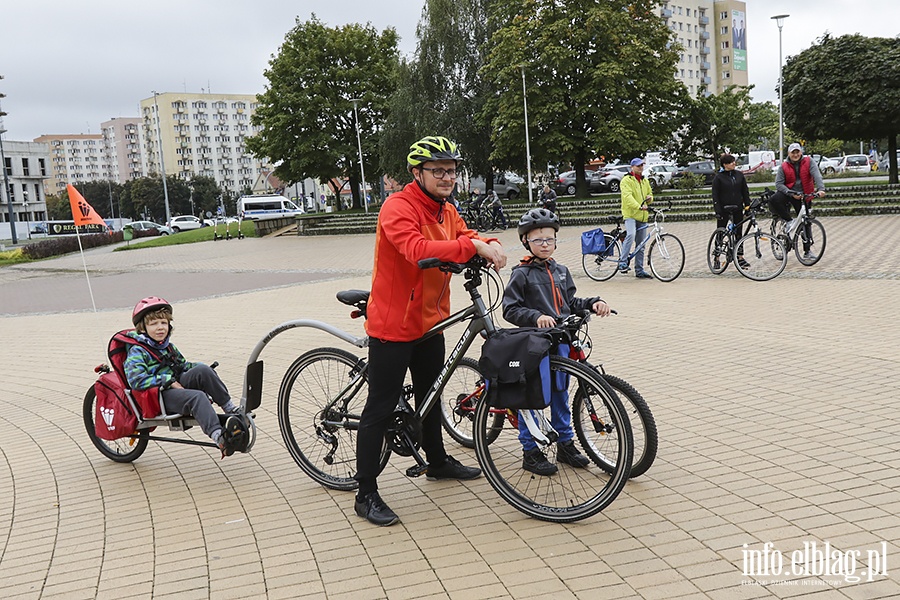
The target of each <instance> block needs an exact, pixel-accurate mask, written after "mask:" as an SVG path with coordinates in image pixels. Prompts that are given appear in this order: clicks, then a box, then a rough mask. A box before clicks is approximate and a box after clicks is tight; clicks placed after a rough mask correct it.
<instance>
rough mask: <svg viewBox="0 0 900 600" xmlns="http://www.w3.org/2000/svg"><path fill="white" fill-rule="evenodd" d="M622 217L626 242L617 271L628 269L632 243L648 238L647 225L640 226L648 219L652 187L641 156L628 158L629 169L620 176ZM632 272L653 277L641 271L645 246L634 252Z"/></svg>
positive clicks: (626, 270) (641, 276) (643, 276)
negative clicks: (629, 161) (645, 175)
mask: <svg viewBox="0 0 900 600" xmlns="http://www.w3.org/2000/svg"><path fill="white" fill-rule="evenodd" d="M620 189H621V191H622V218H623V219H625V241H624V242H622V255H621V256H620V257H619V273H627V272H628V255H629V253H630V252H631V245H632V244H635V245H637V246H640V245H641V242H643V241H644V238H646V237H647V227H646V226H643V227H641V226H639V224H640V223H646V222H647V220H648V212H647V204H650V203H651V202H653V189H652V188H651V187H650V180H649V179H647V178H646V177H644V159H643V158H633V159H631V171H630V172H629V173H628V174H627V175H625V177H623V178H622V183H621V184H620ZM634 275H635V277H637V278H638V279H652V278H653V276H652V275H650V273H647V272H646V271H644V249H643V247H642V248H641V249H640V250H638V251H637V252H636V253H635V255H634Z"/></svg>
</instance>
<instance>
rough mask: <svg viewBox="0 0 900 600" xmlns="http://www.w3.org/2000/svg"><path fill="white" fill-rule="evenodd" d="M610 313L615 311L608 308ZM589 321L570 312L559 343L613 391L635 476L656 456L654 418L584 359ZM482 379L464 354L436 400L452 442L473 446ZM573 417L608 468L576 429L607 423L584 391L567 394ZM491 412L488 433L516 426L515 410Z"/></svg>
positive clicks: (637, 398)
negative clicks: (624, 417)
mask: <svg viewBox="0 0 900 600" xmlns="http://www.w3.org/2000/svg"><path fill="white" fill-rule="evenodd" d="M613 312H614V313H615V311H613ZM589 319H590V311H582V312H580V313H579V314H577V315H569V316H568V317H566V318H565V319H564V320H562V321H561V322H560V323H559V325H557V327H558V328H559V329H560V330H561V331H562V332H564V334H565V337H564V343H567V344H569V347H570V351H569V358H572V359H573V360H577V361H578V362H580V363H582V364H585V365H587V366H588V367H590V368H592V369H593V370H595V371H596V372H597V374H598V375H599V376H600V377H602V378H603V380H604V381H606V383H608V384H609V386H610V387H611V388H612V389H613V390H614V391H615V392H616V393H617V394H618V397H619V400H620V401H621V402H622V405H623V406H624V407H625V410H626V412H628V419H629V421H630V423H631V431H632V435H633V438H634V457H633V460H632V463H631V474H630V475H629V477H638V476H640V475H643V474H644V473H646V472H647V470H648V469H649V468H650V466H651V465H652V464H653V461H654V460H655V459H656V452H657V448H658V445H659V438H658V435H657V429H656V421H655V420H654V418H653V413H652V412H651V411H650V407H649V406H648V405H647V402H646V401H645V400H644V398H643V396H641V394H640V393H639V392H638V391H637V390H636V389H634V387H632V386H631V385H630V384H629V383H628V382H626V381H625V380H624V379H621V378H619V377H616V376H614V375H610V374H608V373H607V372H606V371H605V370H604V368H603V364H602V363H601V364H600V365H598V366H594V365H592V364H591V363H589V362H588V361H587V358H588V357H589V356H590V354H591V348H592V344H591V338H590V336H588V333H587V322H588V320H589ZM485 390H486V388H485V379H484V376H483V375H482V374H481V372H480V370H479V367H478V362H477V361H475V360H472V359H471V358H463V359H462V361H461V362H460V364H459V366H458V367H457V370H456V378H455V380H454V381H453V382H451V384H449V385H448V386H447V388H445V389H444V394H443V400H442V401H441V421H442V423H443V425H444V429H445V430H446V431H447V433H448V434H450V437H452V438H453V439H454V440H456V441H457V442H459V443H460V444H461V445H463V446H465V447H466V448H474V447H475V439H474V436H473V435H472V431H473V426H474V422H475V409H476V407H477V406H478V403H479V402H480V401H481V399H482V397H483V396H484V394H485ZM571 403H572V417H573V419H574V420H575V422H577V423H578V424H579V425H578V426H576V428H575V431H576V435H578V436H579V441H580V442H581V444H582V446H583V447H584V448H585V451H586V452H588V453H589V454H590V455H591V459H592V460H593V461H594V462H595V463H596V464H598V465H600V467H601V468H602V469H604V470H607V471H610V472H611V471H612V470H614V469H615V464H613V463H612V462H610V461H609V458H608V457H607V456H605V455H604V454H603V453H602V452H594V450H593V448H592V447H591V444H590V442H589V441H588V440H586V439H581V437H580V436H581V433H582V432H584V431H588V430H590V429H591V428H593V429H595V430H597V431H600V430H601V428H603V427H606V425H607V424H606V423H605V422H604V420H603V416H602V415H601V414H598V413H597V411H596V409H595V408H594V406H593V404H592V403H591V402H590V400H589V399H586V398H585V396H584V395H583V394H580V393H578V394H576V395H575V396H574V397H572V398H571ZM490 413H491V414H492V415H493V417H492V421H491V428H490V429H491V431H492V432H494V431H499V429H500V428H501V427H502V426H503V424H504V421H506V422H508V423H509V424H510V426H511V427H512V428H514V429H515V428H518V426H519V425H518V423H519V422H518V414H517V412H516V411H512V410H507V409H502V408H491V409H490Z"/></svg>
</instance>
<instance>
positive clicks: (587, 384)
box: [474, 355, 633, 523]
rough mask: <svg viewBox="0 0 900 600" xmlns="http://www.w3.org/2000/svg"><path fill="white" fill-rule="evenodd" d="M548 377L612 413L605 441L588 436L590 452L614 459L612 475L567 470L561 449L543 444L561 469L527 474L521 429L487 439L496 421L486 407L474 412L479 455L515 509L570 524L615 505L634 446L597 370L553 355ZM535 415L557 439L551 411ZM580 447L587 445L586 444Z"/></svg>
mask: <svg viewBox="0 0 900 600" xmlns="http://www.w3.org/2000/svg"><path fill="white" fill-rule="evenodd" d="M550 374H551V377H553V378H554V380H555V379H556V377H557V376H559V377H561V379H563V380H564V381H566V382H567V388H566V393H568V395H569V398H574V397H575V396H576V395H577V394H583V395H585V396H586V397H588V398H590V399H591V401H592V402H594V403H595V404H596V405H598V406H604V407H606V409H607V410H608V418H609V427H608V428H606V429H604V434H603V435H600V434H594V433H593V432H591V433H588V432H584V433H585V436H587V438H588V439H587V441H588V446H590V445H591V444H593V446H594V447H602V448H603V452H604V453H605V454H606V455H607V456H609V457H610V458H609V460H610V463H611V464H613V465H614V468H613V471H612V473H608V472H606V471H605V470H603V469H600V468H597V467H596V466H592V465H588V466H587V467H585V468H577V467H573V466H570V465H568V464H564V463H563V462H562V461H561V460H558V454H557V444H554V443H549V444H540V443H539V445H538V447H539V448H541V449H542V450H543V451H544V453H545V454H546V456H547V459H548V460H549V461H550V462H556V463H557V466H558V471H557V472H556V473H554V474H553V475H537V474H534V473H532V472H529V471H526V470H525V469H524V465H523V446H522V442H520V441H519V435H520V434H519V430H518V429H517V428H513V427H504V428H503V429H502V430H501V431H500V434H499V436H497V438H496V439H494V440H493V441H489V440H488V439H487V436H486V432H487V431H488V428H487V424H488V422H489V419H492V418H493V415H492V413H491V407H490V406H488V403H487V402H481V403H479V405H478V408H477V409H476V410H475V429H474V434H475V453H476V456H477V458H478V464H479V465H480V466H481V468H482V470H483V471H484V474H485V477H486V478H487V480H488V482H489V483H490V484H491V486H492V487H493V488H494V489H495V490H496V491H497V493H498V494H500V497H502V498H503V499H504V500H506V501H507V502H508V503H509V504H510V505H512V506H513V507H514V508H516V509H517V510H519V511H521V512H523V513H525V514H526V515H529V516H531V517H534V518H536V519H541V520H544V521H554V522H557V523H569V522H572V521H578V520H581V519H585V518H587V517H590V516H592V515H595V514H597V513H598V512H600V511H601V510H603V509H604V508H606V507H607V506H609V505H610V503H612V501H613V500H615V499H616V496H618V495H619V492H621V491H622V488H623V487H625V484H626V483H627V482H628V475H629V473H630V472H631V462H632V458H633V447H632V443H633V440H632V435H631V427H630V425H629V422H628V415H627V413H626V411H625V409H624V407H623V406H622V403H621V402H620V401H619V399H618V397H616V393H615V392H614V391H613V390H612V389H611V388H610V387H609V385H608V384H607V383H606V382H605V381H604V380H603V379H602V378H601V377H600V375H599V374H597V373H596V372H595V371H594V370H593V369H591V368H590V367H587V366H585V365H582V364H580V363H577V362H575V361H573V360H570V359H568V358H564V357H561V356H553V355H552V356H550ZM523 412H524V411H519V414H518V420H522V418H523V417H522V415H523ZM531 413H532V414H533V415H535V416H536V420H537V421H538V422H539V423H542V424H543V426H542V428H541V429H542V431H544V432H546V433H548V434H552V433H553V431H552V428H551V427H549V423H548V422H549V421H550V420H551V414H550V413H551V410H550V408H546V409H544V410H536V411H531ZM525 435H528V434H525ZM550 441H551V442H552V435H550ZM578 442H580V443H582V445H584V443H583V441H582V440H580V439H579V440H578ZM583 449H586V448H583Z"/></svg>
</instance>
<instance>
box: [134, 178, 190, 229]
mask: <svg viewBox="0 0 900 600" xmlns="http://www.w3.org/2000/svg"><path fill="white" fill-rule="evenodd" d="M166 188H167V191H168V195H169V212H170V213H171V215H172V216H173V217H174V216H177V215H189V214H191V201H190V198H191V188H190V187H188V184H187V182H186V181H184V180H183V179H180V178H178V177H176V176H175V175H168V176H166ZM120 204H121V207H122V215H123V216H126V217H130V218H132V219H139V218H147V219H150V220H151V221H156V222H157V223H162V222H163V221H165V220H166V204H165V194H164V192H163V186H162V180H161V179H160V177H159V176H158V175H152V176H150V177H140V178H138V179H132V180H131V181H129V182H127V183H126V184H125V185H124V186H123V189H122V197H121V202H120Z"/></svg>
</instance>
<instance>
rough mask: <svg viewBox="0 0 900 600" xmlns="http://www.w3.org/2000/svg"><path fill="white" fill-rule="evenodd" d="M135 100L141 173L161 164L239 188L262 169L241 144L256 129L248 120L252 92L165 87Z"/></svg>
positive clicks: (253, 106) (247, 185)
mask: <svg viewBox="0 0 900 600" xmlns="http://www.w3.org/2000/svg"><path fill="white" fill-rule="evenodd" d="M140 106H141V119H142V135H143V146H144V157H145V164H146V169H145V172H146V173H148V174H149V173H160V172H162V171H163V168H162V165H165V172H166V174H167V175H176V176H178V177H181V178H183V179H190V178H191V177H193V176H194V175H203V176H207V177H212V178H213V179H215V180H216V183H218V185H219V187H221V188H222V189H224V190H228V191H229V192H232V193H234V194H240V193H241V192H242V191H243V190H248V189H250V188H251V187H252V186H253V183H254V182H255V181H256V179H257V177H258V176H259V174H260V173H261V172H262V170H263V167H264V166H265V165H264V164H263V163H261V162H260V161H259V160H257V159H256V158H254V157H253V156H252V155H251V154H250V153H249V151H248V150H247V147H246V144H245V141H246V139H247V138H248V137H249V136H251V135H253V134H255V133H256V132H257V131H258V128H254V127H253V126H252V125H250V116H251V115H252V114H253V111H254V110H255V109H256V96H255V95H253V94H209V93H202V94H188V93H175V92H167V93H163V94H157V95H156V96H155V97H150V98H146V99H144V100H141V104H140ZM157 110H158V112H157ZM160 138H161V139H162V144H161V145H160ZM266 168H267V169H269V168H270V167H266Z"/></svg>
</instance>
